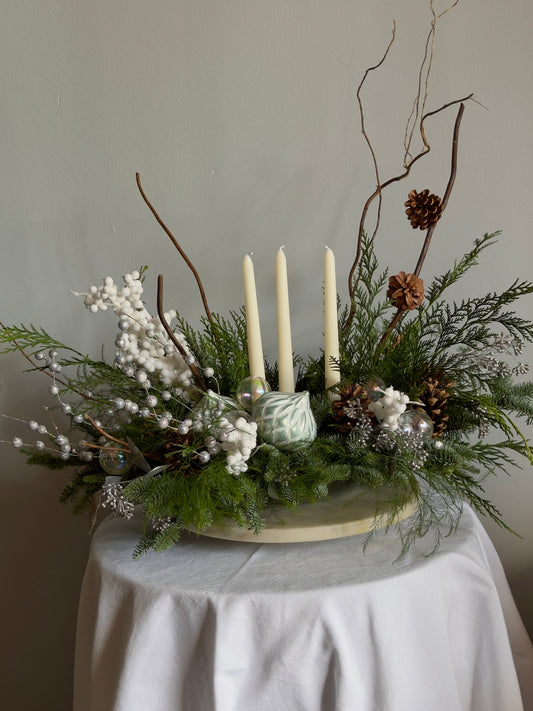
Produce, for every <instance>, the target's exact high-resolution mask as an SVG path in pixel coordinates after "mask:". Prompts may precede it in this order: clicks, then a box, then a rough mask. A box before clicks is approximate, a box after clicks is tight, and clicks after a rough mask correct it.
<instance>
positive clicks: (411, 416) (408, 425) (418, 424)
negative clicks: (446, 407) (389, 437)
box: [398, 409, 433, 439]
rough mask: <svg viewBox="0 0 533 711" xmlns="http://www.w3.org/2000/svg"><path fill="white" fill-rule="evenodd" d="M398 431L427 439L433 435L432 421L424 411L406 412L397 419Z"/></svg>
mask: <svg viewBox="0 0 533 711" xmlns="http://www.w3.org/2000/svg"><path fill="white" fill-rule="evenodd" d="M398 431H399V432H401V433H403V434H418V435H420V436H421V437H422V438H423V439H429V438H430V437H431V436H432V434H433V420H432V419H431V417H430V416H429V415H428V414H427V412H424V410H419V409H414V410H406V411H405V412H403V413H402V414H401V415H400V417H399V418H398Z"/></svg>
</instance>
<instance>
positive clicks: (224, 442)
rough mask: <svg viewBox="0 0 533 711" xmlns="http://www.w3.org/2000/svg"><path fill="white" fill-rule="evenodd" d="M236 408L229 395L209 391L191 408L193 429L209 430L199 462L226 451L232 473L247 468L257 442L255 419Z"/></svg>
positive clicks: (237, 406)
mask: <svg viewBox="0 0 533 711" xmlns="http://www.w3.org/2000/svg"><path fill="white" fill-rule="evenodd" d="M238 408H239V405H238V404H237V403H236V402H235V401H234V400H232V399H231V398H229V397H226V396H224V395H219V394H218V393H215V392H213V391H212V390H208V391H207V392H206V393H205V395H204V398H203V400H202V401H201V403H200V405H199V406H198V407H197V408H196V409H195V410H194V417H195V422H194V423H191V424H192V426H193V427H195V428H196V429H207V431H208V432H209V435H208V436H207V437H206V438H205V446H206V451H205V452H200V461H204V462H206V461H208V460H209V458H210V457H211V456H214V455H215V454H218V452H220V451H223V452H226V469H227V470H228V472H230V474H234V475H235V476H238V475H239V474H242V473H243V472H245V471H247V469H248V465H247V464H246V462H247V461H248V459H249V458H250V455H251V454H252V451H253V450H254V448H255V446H256V444H257V422H254V421H250V418H249V417H248V415H247V413H245V412H243V411H242V410H239V409H238ZM178 431H179V428H178ZM202 455H203V456H202Z"/></svg>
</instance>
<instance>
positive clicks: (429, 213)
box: [405, 190, 442, 230]
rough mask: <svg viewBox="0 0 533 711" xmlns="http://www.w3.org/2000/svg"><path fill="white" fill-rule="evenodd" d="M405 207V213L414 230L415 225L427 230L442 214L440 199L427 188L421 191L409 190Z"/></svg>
mask: <svg viewBox="0 0 533 711" xmlns="http://www.w3.org/2000/svg"><path fill="white" fill-rule="evenodd" d="M405 207H406V208H407V210H406V211H405V214H406V215H407V217H408V218H409V222H410V223H411V227H412V228H413V229H415V230H416V228H417V227H418V228H419V229H421V230H428V229H429V228H430V227H433V226H434V225H436V224H437V222H438V221H439V219H440V216H441V215H442V200H441V199H440V197H439V196H438V195H434V194H433V193H430V192H429V190H422V192H421V193H417V192H416V190H411V192H410V193H409V197H408V199H407V202H406V203H405Z"/></svg>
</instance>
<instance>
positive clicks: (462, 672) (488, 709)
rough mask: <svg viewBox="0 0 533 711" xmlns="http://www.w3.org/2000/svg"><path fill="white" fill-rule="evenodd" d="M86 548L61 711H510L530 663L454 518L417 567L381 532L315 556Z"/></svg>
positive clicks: (523, 695)
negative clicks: (71, 697)
mask: <svg viewBox="0 0 533 711" xmlns="http://www.w3.org/2000/svg"><path fill="white" fill-rule="evenodd" d="M140 529H141V522H140V520H139V519H138V518H133V519H131V520H129V521H126V520H123V519H108V520H107V521H105V522H104V523H103V524H101V526H100V528H99V529H98V531H97V532H96V534H95V536H94V539H93V543H92V548H91V553H90V558H89V562H88V566H87V570H86V574H85V579H84V583H83V588H82V594H81V602H80V609H79V616H78V631H77V648H76V665H75V691H74V694H75V701H74V709H75V711H467V710H468V711H520V710H521V709H533V647H532V645H531V642H530V640H529V638H528V636H527V633H526V631H525V629H524V627H523V624H522V621H521V619H520V616H519V614H518V612H517V610H516V607H515V604H514V601H513V599H512V596H511V593H510V591H509V587H508V584H507V581H506V579H505V575H504V573H503V570H502V567H501V564H500V561H499V559H498V556H497V554H496V552H495V550H494V548H493V546H492V544H491V542H490V540H489V538H488V536H487V534H486V533H485V531H484V529H483V527H482V526H481V523H480V522H479V520H478V519H477V517H476V516H475V515H474V513H473V512H472V511H471V510H470V509H469V508H467V507H466V508H465V513H464V515H463V517H462V519H461V523H460V526H459V528H458V530H457V532H456V533H455V534H454V535H453V536H450V537H448V538H445V539H444V540H443V543H442V546H441V547H440V549H439V550H438V552H437V553H436V554H435V555H433V556H429V557H428V555H427V554H428V553H429V552H430V551H431V548H432V545H433V539H432V538H431V537H426V538H424V539H421V540H419V541H418V543H417V544H416V546H415V547H413V548H411V550H410V551H409V552H408V554H407V556H406V557H405V558H404V559H402V560H401V561H400V562H397V563H393V561H394V560H395V559H396V558H397V556H398V553H399V551H400V547H399V543H398V541H397V540H396V538H395V535H394V531H393V530H391V531H389V533H388V534H387V535H379V536H378V538H377V540H374V541H372V542H370V544H369V545H368V546H367V548H366V552H363V543H364V540H365V537H364V536H352V537H349V538H344V539H339V540H332V541H323V542H319V543H292V544H261V543H237V542H231V541H224V540H216V539H209V538H205V537H198V536H195V535H193V534H187V535H186V536H185V537H184V539H183V540H182V541H181V542H180V543H178V544H177V545H176V546H175V547H174V548H173V549H172V550H169V551H166V552H164V553H155V552H149V553H148V554H146V555H144V556H143V557H141V558H140V559H138V560H135V561H134V560H133V559H132V552H133V549H134V547H135V544H136V542H137V540H138V537H139V534H140Z"/></svg>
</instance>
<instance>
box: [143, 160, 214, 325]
mask: <svg viewBox="0 0 533 711" xmlns="http://www.w3.org/2000/svg"><path fill="white" fill-rule="evenodd" d="M135 179H136V181H137V187H138V188H139V192H140V193H141V195H142V198H143V200H144V202H145V203H146V204H147V205H148V207H149V208H150V210H151V212H152V214H153V216H154V217H155V219H156V220H157V221H158V222H159V224H160V225H161V227H162V228H163V230H164V231H165V232H166V234H167V235H168V236H169V237H170V240H171V241H172V244H173V245H174V247H176V249H177V250H178V252H179V253H180V256H181V257H182V259H183V260H184V262H185V264H186V265H187V266H188V267H189V269H190V270H191V272H192V273H193V275H194V278H195V279H196V283H197V284H198V289H199V290H200V296H201V297H202V303H203V305H204V310H205V315H206V316H207V319H208V321H209V322H210V323H211V324H212V323H213V317H212V315H211V310H210V309H209V305H208V303H207V297H206V295H205V291H204V286H203V284H202V280H201V279H200V275H199V274H198V272H197V271H196V268H195V266H194V264H193V263H192V262H191V260H190V259H189V257H188V256H187V255H186V253H185V252H184V250H183V248H182V247H181V245H180V244H179V242H178V240H177V239H176V238H175V237H174V235H173V234H172V232H171V231H170V230H169V229H168V227H167V226H166V225H165V223H164V222H163V220H162V219H161V218H160V217H159V215H158V213H157V210H156V209H155V207H154V206H153V205H152V203H151V202H150V200H149V199H148V197H147V196H146V193H145V192H144V190H143V188H142V185H141V178H140V175H139V173H135Z"/></svg>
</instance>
